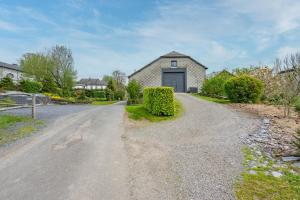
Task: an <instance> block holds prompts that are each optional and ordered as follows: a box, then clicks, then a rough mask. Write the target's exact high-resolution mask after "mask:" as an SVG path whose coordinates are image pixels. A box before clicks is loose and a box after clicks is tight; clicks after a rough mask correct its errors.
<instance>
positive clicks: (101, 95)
mask: <svg viewBox="0 0 300 200" xmlns="http://www.w3.org/2000/svg"><path fill="white" fill-rule="evenodd" d="M92 97H93V98H106V95H105V92H104V91H103V90H94V91H93V92H92Z"/></svg>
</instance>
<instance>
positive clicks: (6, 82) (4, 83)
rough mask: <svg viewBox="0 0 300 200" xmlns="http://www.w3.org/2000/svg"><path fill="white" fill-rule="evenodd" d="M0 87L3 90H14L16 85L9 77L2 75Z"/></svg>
mask: <svg viewBox="0 0 300 200" xmlns="http://www.w3.org/2000/svg"><path fill="white" fill-rule="evenodd" d="M0 88H2V89H4V90H15V89H16V86H15V84H14V82H13V80H12V79H11V78H10V77H4V78H2V79H1V81H0Z"/></svg>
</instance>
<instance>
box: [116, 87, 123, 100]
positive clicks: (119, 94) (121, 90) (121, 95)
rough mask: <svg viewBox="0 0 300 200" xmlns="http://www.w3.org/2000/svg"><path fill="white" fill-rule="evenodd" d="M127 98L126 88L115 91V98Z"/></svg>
mask: <svg viewBox="0 0 300 200" xmlns="http://www.w3.org/2000/svg"><path fill="white" fill-rule="evenodd" d="M124 98H125V90H123V89H118V90H116V91H115V92H114V100H124Z"/></svg>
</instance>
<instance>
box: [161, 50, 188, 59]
mask: <svg viewBox="0 0 300 200" xmlns="http://www.w3.org/2000/svg"><path fill="white" fill-rule="evenodd" d="M161 57H162V58H186V57H189V56H187V55H184V54H182V53H179V52H177V51H171V52H170V53H167V54H165V55H163V56H161Z"/></svg>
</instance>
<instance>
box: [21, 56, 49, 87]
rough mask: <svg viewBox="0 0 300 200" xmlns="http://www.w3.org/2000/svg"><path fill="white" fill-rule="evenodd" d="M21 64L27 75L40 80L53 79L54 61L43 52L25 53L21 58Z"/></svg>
mask: <svg viewBox="0 0 300 200" xmlns="http://www.w3.org/2000/svg"><path fill="white" fill-rule="evenodd" d="M20 66H21V68H22V70H23V71H24V72H25V76H29V77H30V78H34V79H35V80H36V81H38V82H43V81H44V80H45V79H47V80H49V79H53V77H52V74H51V71H53V69H54V62H53V61H52V60H51V59H50V58H49V57H48V56H46V55H44V54H42V53H35V54H33V53H27V54H24V55H23V56H22V58H21V60H20Z"/></svg>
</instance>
